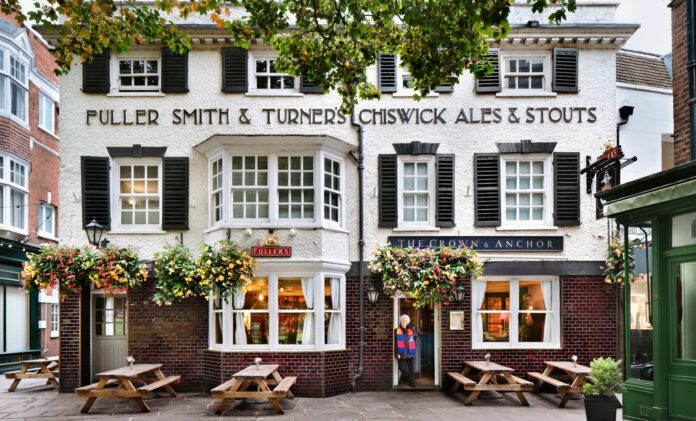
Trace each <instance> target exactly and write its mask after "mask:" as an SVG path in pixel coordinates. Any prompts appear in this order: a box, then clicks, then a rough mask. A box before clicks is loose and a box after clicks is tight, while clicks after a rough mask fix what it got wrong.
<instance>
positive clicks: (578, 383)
mask: <svg viewBox="0 0 696 421" xmlns="http://www.w3.org/2000/svg"><path fill="white" fill-rule="evenodd" d="M544 364H546V368H545V369H544V372H543V373H527V374H529V377H532V378H535V379H537V383H536V385H535V386H534V392H535V393H536V392H538V391H539V389H540V388H541V386H542V385H543V384H544V383H548V384H550V385H552V386H555V387H556V390H557V391H558V393H560V394H561V395H562V396H561V402H559V404H558V407H559V408H563V407H565V405H566V403H568V400H569V399H570V398H571V397H572V396H573V395H574V394H576V393H581V392H582V386H583V385H584V384H585V383H586V382H587V380H588V377H589V375H590V367H586V366H584V365H580V364H575V363H572V362H568V361H545V362H544ZM554 369H559V370H562V371H564V372H565V373H566V374H567V375H568V376H569V377H570V379H571V383H570V384H568V383H565V382H562V381H561V380H558V379H555V378H553V377H551V373H552V372H553V370H554Z"/></svg>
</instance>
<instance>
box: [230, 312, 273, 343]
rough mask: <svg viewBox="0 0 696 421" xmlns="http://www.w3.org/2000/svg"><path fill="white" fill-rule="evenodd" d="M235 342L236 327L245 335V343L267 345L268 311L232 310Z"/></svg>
mask: <svg viewBox="0 0 696 421" xmlns="http://www.w3.org/2000/svg"><path fill="white" fill-rule="evenodd" d="M233 315H234V317H233V318H234V325H235V326H234V329H235V342H236V343H240V342H239V341H238V340H237V332H238V329H242V330H241V332H243V335H244V336H245V344H248V345H268V329H269V326H268V319H269V317H268V313H252V312H248V311H244V312H234V313H233ZM240 322H241V323H240Z"/></svg>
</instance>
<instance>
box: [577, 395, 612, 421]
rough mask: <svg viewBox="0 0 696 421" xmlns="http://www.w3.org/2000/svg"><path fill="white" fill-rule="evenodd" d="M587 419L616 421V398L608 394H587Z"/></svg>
mask: <svg viewBox="0 0 696 421" xmlns="http://www.w3.org/2000/svg"><path fill="white" fill-rule="evenodd" d="M585 417H586V418H587V421H616V400H615V399H614V398H613V397H611V398H610V397H608V396H597V395H595V396H590V395H585Z"/></svg>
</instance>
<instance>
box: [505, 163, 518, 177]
mask: <svg viewBox="0 0 696 421" xmlns="http://www.w3.org/2000/svg"><path fill="white" fill-rule="evenodd" d="M505 172H506V173H507V174H513V175H514V174H517V162H514V161H513V162H510V161H508V162H506V163H505Z"/></svg>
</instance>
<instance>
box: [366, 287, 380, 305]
mask: <svg viewBox="0 0 696 421" xmlns="http://www.w3.org/2000/svg"><path fill="white" fill-rule="evenodd" d="M377 298H379V291H377V288H375V287H374V285H370V287H369V288H368V289H367V299H368V300H369V301H370V302H371V303H372V304H374V303H376V302H377Z"/></svg>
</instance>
